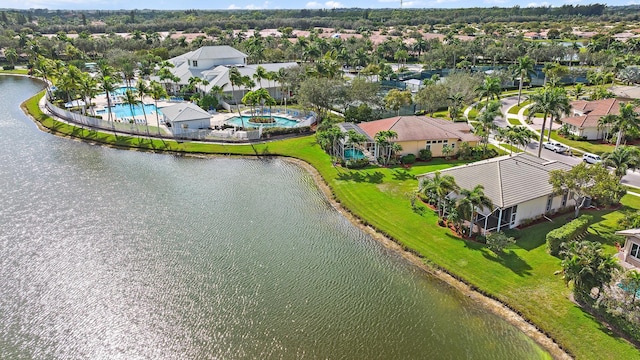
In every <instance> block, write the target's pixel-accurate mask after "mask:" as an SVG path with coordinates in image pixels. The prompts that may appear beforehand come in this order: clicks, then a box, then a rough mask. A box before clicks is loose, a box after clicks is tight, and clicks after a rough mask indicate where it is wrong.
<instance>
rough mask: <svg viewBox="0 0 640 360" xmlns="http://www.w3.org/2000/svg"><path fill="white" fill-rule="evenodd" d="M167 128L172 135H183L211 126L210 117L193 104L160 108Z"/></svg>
mask: <svg viewBox="0 0 640 360" xmlns="http://www.w3.org/2000/svg"><path fill="white" fill-rule="evenodd" d="M162 115H163V117H164V122H165V124H167V127H169V128H170V129H171V132H172V133H173V134H174V135H181V134H182V135H184V134H187V133H189V132H192V131H194V130H199V129H207V128H209V127H210V126H211V115H210V114H209V113H208V112H206V111H204V110H202V109H201V108H200V107H199V106H197V105H195V104H193V103H187V102H185V103H179V104H175V105H171V106H167V107H164V108H162Z"/></svg>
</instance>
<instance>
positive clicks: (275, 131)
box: [262, 126, 311, 137]
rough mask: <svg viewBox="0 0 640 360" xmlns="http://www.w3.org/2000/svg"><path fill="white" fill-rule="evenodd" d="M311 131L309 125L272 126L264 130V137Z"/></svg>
mask: <svg viewBox="0 0 640 360" xmlns="http://www.w3.org/2000/svg"><path fill="white" fill-rule="evenodd" d="M310 131H311V128H310V127H309V126H301V127H293V128H284V127H272V128H266V129H263V130H262V136H263V137H270V136H276V135H288V134H304V133H308V132H310Z"/></svg>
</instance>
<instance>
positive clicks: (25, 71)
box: [0, 68, 29, 75]
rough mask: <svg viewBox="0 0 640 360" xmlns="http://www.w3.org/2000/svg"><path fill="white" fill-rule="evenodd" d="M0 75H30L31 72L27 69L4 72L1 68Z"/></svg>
mask: <svg viewBox="0 0 640 360" xmlns="http://www.w3.org/2000/svg"><path fill="white" fill-rule="evenodd" d="M0 74H18V75H27V74H29V70H27V69H13V70H3V69H2V68H0Z"/></svg>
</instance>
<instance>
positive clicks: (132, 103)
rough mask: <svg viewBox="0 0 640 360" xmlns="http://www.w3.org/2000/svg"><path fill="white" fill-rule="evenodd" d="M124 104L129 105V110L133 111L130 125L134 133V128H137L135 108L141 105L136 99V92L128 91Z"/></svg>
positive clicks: (125, 93) (123, 100)
mask: <svg viewBox="0 0 640 360" xmlns="http://www.w3.org/2000/svg"><path fill="white" fill-rule="evenodd" d="M122 102H123V103H125V104H127V105H129V110H130V111H131V119H130V120H129V123H130V124H131V132H133V127H134V126H135V111H134V108H135V107H136V106H138V104H140V100H138V98H137V97H136V94H135V92H133V91H131V90H129V89H127V91H125V92H124V97H123V98H122Z"/></svg>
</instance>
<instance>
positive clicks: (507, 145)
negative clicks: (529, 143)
mask: <svg viewBox="0 0 640 360" xmlns="http://www.w3.org/2000/svg"><path fill="white" fill-rule="evenodd" d="M500 146H502V147H503V148H505V149H508V150H509V151H511V152H513V153H520V152H522V149H518V148H517V147H515V146H513V145H511V144H507V143H500Z"/></svg>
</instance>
